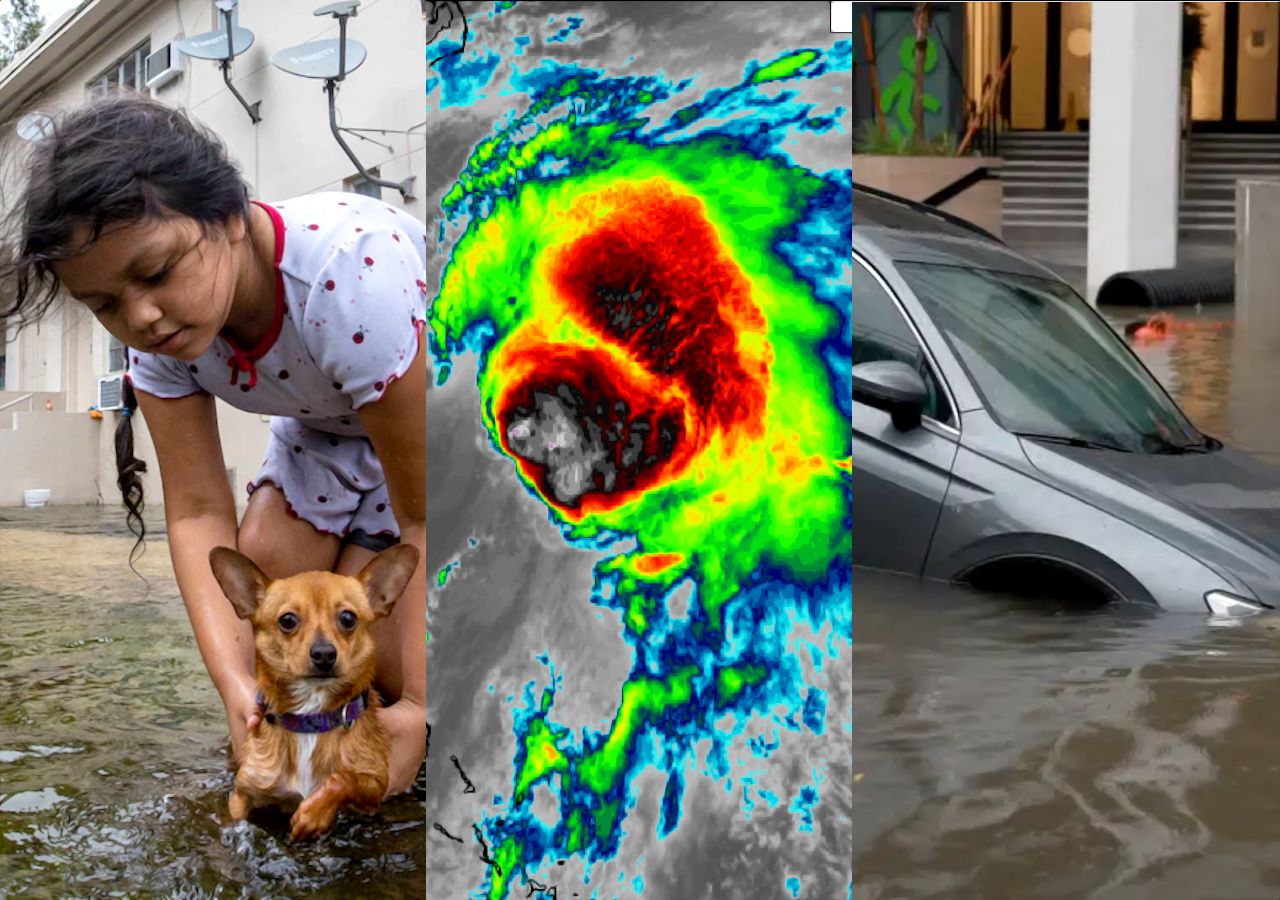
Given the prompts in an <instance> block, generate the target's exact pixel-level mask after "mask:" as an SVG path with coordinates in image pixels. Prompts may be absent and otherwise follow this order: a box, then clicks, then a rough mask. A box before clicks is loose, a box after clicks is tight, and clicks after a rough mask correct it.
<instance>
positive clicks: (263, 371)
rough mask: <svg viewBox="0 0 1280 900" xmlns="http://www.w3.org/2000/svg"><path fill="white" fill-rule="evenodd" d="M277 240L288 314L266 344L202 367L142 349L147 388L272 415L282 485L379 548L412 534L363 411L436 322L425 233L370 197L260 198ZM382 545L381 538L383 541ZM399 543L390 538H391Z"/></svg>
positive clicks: (134, 356)
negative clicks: (429, 299)
mask: <svg viewBox="0 0 1280 900" xmlns="http://www.w3.org/2000/svg"><path fill="white" fill-rule="evenodd" d="M258 205H259V206H261V207H262V208H263V209H265V210H266V211H267V213H269V214H270V216H271V219H272V222H273V223H274V225H275V234H276V314H275V320H274V323H273V326H272V329H271V331H270V333H268V334H267V336H266V337H265V338H264V339H263V341H262V343H260V344H259V345H258V346H257V347H253V348H242V347H237V346H235V345H234V344H232V343H231V342H229V341H228V340H227V339H226V338H225V337H222V336H219V337H218V338H217V339H215V340H214V342H213V344H212V346H210V347H209V349H208V350H207V351H205V352H204V353H203V354H201V355H200V356H199V357H198V358H196V359H195V360H193V361H191V362H189V363H188V362H183V361H182V360H179V359H175V358H173V357H168V356H162V355H160V354H152V353H145V352H142V351H139V350H132V349H131V350H130V351H129V356H130V363H131V365H130V378H131V379H132V381H133V384H134V387H135V388H137V389H138V390H141V391H145V392H146V393H148V394H153V395H155V396H157V397H163V398H176V397H185V396H188V395H190V394H194V393H198V392H201V391H204V392H207V393H209V394H212V395H214V396H215V397H220V398H222V399H223V400H224V401H226V402H227V403H229V404H231V405H232V406H234V407H236V408H237V409H242V410H245V411H247V412H252V413H260V414H266V415H270V416H271V417H272V419H271V438H270V440H269V442H268V447H267V452H266V459H265V460H264V462H263V464H262V468H261V469H260V470H259V471H258V476H257V478H256V479H255V480H254V481H253V482H251V483H250V484H249V487H248V490H249V493H253V490H254V489H255V487H257V486H258V485H261V484H263V483H267V482H270V483H271V484H274V485H275V486H276V487H277V488H279V489H280V490H281V491H282V492H283V493H284V496H285V499H286V500H287V501H288V503H289V509H290V511H291V512H292V513H293V514H294V515H296V516H297V517H298V518H300V519H302V520H304V521H306V522H308V523H310V524H311V525H313V526H314V527H315V528H316V529H318V530H320V531H322V532H326V533H330V534H334V535H337V536H339V537H341V538H344V539H349V540H352V541H353V542H355V543H362V542H365V541H368V540H370V539H374V544H372V545H369V546H371V548H372V549H379V548H380V547H381V546H386V545H387V544H388V543H394V538H395V537H397V536H398V535H399V533H400V530H399V527H398V526H397V525H396V520H395V516H394V515H393V514H392V511H391V502H390V499H389V497H388V494H387V487H386V479H385V477H384V475H383V473H382V466H381V465H380V464H379V462H378V458H377V456H376V454H375V453H374V452H373V445H372V444H371V443H370V442H369V438H368V435H367V434H366V433H365V430H364V428H363V427H362V426H361V424H360V419H359V417H358V416H357V415H356V411H357V410H359V409H360V408H361V407H363V406H364V405H365V404H367V403H372V402H374V401H376V400H378V399H380V398H381V397H382V395H383V394H384V393H386V390H387V388H388V386H389V385H390V384H391V383H392V382H394V381H395V380H396V379H398V378H400V377H402V376H403V375H404V374H405V372H407V371H408V369H409V366H410V365H411V364H412V362H413V360H414V359H415V358H416V357H417V354H418V350H419V346H420V343H421V340H422V335H423V331H424V329H425V326H426V283H425V282H424V281H423V277H424V272H425V268H426V262H425V260H426V234H425V233H424V229H423V225H422V223H421V222H419V221H418V220H417V219H415V218H414V217H413V216H411V215H409V214H408V213H406V212H404V211H403V210H398V209H396V208H394V207H392V206H389V205H387V204H385V203H383V202H381V201H380V200H375V199H372V198H369V197H365V196H363V195H359V194H348V193H318V194H308V195H306V196H303V197H298V198H295V199H293V200H286V201H285V202H283V203H279V204H275V205H274V206H273V205H269V204H266V203H259V204H258ZM379 538H381V539H382V540H380V541H379V540H377V539H379ZM388 539H390V540H388Z"/></svg>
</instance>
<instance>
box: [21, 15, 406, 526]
mask: <svg viewBox="0 0 1280 900" xmlns="http://www.w3.org/2000/svg"><path fill="white" fill-rule="evenodd" d="M318 6H319V2H318V0H272V2H262V0H248V2H243V3H241V4H240V8H239V9H238V10H237V19H238V27H240V28H246V29H248V30H250V31H251V32H252V33H253V35H254V41H253V44H252V46H251V47H249V48H248V49H247V50H246V51H245V52H244V53H242V54H241V55H238V56H237V57H236V58H235V60H234V62H233V64H232V67H231V81H232V84H234V86H235V88H236V90H237V91H239V93H240V94H241V95H242V96H243V97H244V98H245V100H246V101H247V102H249V103H250V104H252V103H255V102H257V103H260V106H259V107H258V111H259V115H260V121H259V122H257V123H256V124H255V123H254V122H253V121H252V119H251V117H250V115H249V113H248V112H247V111H246V109H245V107H244V106H242V105H241V103H240V101H239V100H237V98H236V97H235V96H234V95H233V94H232V92H231V91H230V90H228V88H227V85H226V84H225V83H224V81H223V76H222V73H221V71H220V69H219V66H218V64H217V63H215V62H211V61H206V60H200V59H193V58H183V59H182V60H181V61H180V71H179V73H178V74H177V75H176V76H173V75H170V76H169V80H167V81H165V82H164V83H163V84H158V85H156V86H154V87H152V88H147V87H146V81H147V77H148V71H147V66H146V60H147V58H148V57H149V56H151V55H152V54H155V53H156V52H157V51H160V50H162V49H163V48H164V47H166V45H171V44H172V42H174V41H175V40H177V39H179V38H182V37H185V36H192V35H196V34H201V33H205V32H210V31H213V30H215V29H218V28H220V27H221V22H222V19H221V14H220V12H219V11H218V10H217V8H216V6H215V4H214V2H213V0H86V2H83V3H81V4H80V5H79V6H78V7H77V8H76V9H75V10H73V11H72V12H70V13H68V14H67V15H65V16H63V17H62V18H61V19H60V20H59V21H57V22H54V23H51V24H50V25H49V26H48V27H46V29H45V31H44V33H43V34H42V35H41V37H40V38H39V39H38V40H37V41H36V42H35V43H34V44H33V45H32V46H31V47H29V48H27V50H26V51H25V52H24V53H23V54H22V55H20V56H19V57H18V58H17V59H15V60H14V62H13V63H12V64H11V65H10V66H9V67H8V68H7V69H6V70H4V71H3V72H0V161H3V164H0V211H7V210H8V209H9V208H10V204H13V203H15V202H16V199H17V198H18V196H19V192H20V189H21V184H20V179H21V160H22V159H23V157H24V154H25V151H26V149H27V141H28V138H29V137H30V136H31V128H30V124H29V123H30V122H31V121H32V120H31V119H29V118H27V117H28V115H29V114H30V113H33V112H43V113H48V114H56V113H57V111H58V110H60V109H63V108H66V107H70V106H75V105H78V104H80V103H82V102H84V101H85V100H86V99H87V98H90V97H92V96H94V95H95V94H96V93H98V92H100V91H108V90H115V89H119V88H124V89H140V90H142V91H144V92H148V93H150V94H151V96H153V97H154V98H156V99H157V100H159V101H161V102H163V103H167V104H171V105H173V106H175V107H179V108H181V109H183V110H184V111H185V112H186V113H187V114H188V115H190V116H191V117H192V118H194V119H196V120H197V121H199V122H201V123H203V124H204V125H206V126H208V127H209V128H211V129H212V130H213V131H215V132H216V133H217V134H218V135H219V136H220V137H221V138H222V139H223V141H224V142H225V143H226V144H227V146H228V148H229V149H230V152H231V155H232V157H233V158H234V159H235V160H236V161H237V162H238V163H239V164H240V166H241V167H242V170H243V172H244V175H245V177H246V180H247V181H248V182H249V184H250V190H251V193H252V195H253V196H254V197H258V198H262V199H264V200H268V201H272V200H284V199H286V198H288V197H293V196H298V195H301V194H307V193H312V192H316V191H344V190H346V191H360V192H364V193H375V194H378V195H380V196H381V197H382V199H383V200H385V201H386V202H387V203H391V204H393V205H396V206H398V207H400V208H402V209H405V210H406V211H408V212H409V213H410V214H412V215H414V216H415V217H417V218H418V219H420V220H421V219H423V218H424V215H425V212H424V209H423V206H422V202H421V200H420V199H405V198H403V197H402V196H401V194H400V192H398V191H396V190H394V189H389V188H379V187H378V186H376V185H373V184H371V183H369V182H367V181H365V180H364V179H363V178H362V177H361V176H360V174H359V172H358V170H357V168H356V167H355V165H354V164H353V163H352V162H351V160H350V159H349V158H348V157H347V156H346V154H345V153H344V152H343V150H342V149H341V147H340V146H339V145H338V144H337V142H336V141H335V139H334V137H333V135H332V134H331V132H330V128H329V118H328V115H329V114H328V105H327V101H326V97H325V94H324V91H323V81H321V80H315V79H309V78H303V77H298V76H295V75H291V74H288V73H286V72H284V71H281V70H280V69H278V68H276V67H274V66H272V65H271V63H270V58H271V56H272V54H274V53H276V52H278V51H280V50H282V49H285V48H288V47H291V46H296V45H298V44H302V43H306V42H309V41H315V40H322V39H326V38H336V37H337V36H338V22H337V20H336V19H335V18H333V17H332V16H328V15H326V16H316V15H314V11H315V9H316V8H317V7H318ZM423 15H424V13H423V8H422V5H421V4H420V3H418V2H414V0H364V2H362V3H361V5H360V6H359V8H358V10H357V14H356V16H355V17H353V18H351V19H349V20H348V31H347V33H348V37H349V38H350V39H354V40H357V41H359V42H360V43H361V44H363V45H364V47H365V48H366V49H367V51H368V57H367V59H366V60H365V62H364V63H363V65H361V66H360V67H359V68H358V69H356V70H355V71H354V72H351V73H349V74H348V77H347V78H346V80H345V81H344V82H343V83H342V84H341V86H340V89H339V91H338V94H337V109H338V113H337V120H338V123H339V125H340V126H341V127H342V128H344V129H351V131H344V138H345V140H346V142H347V144H348V145H349V146H350V147H351V148H352V150H353V151H354V152H355V154H356V156H357V158H358V159H359V160H360V161H361V163H362V164H363V165H364V167H365V168H366V170H368V171H370V172H371V173H372V174H374V175H376V176H378V177H380V178H382V179H385V180H387V181H392V182H400V181H401V180H403V179H405V178H408V177H410V176H413V175H415V174H416V173H421V172H423V171H424V170H425V167H426V161H425V141H424V128H425V106H424V100H423V94H422V71H423V58H422V47H423V41H422V33H423V27H424V26H423ZM175 55H176V54H175ZM161 56H162V55H161ZM160 66H161V62H160V60H153V64H152V72H151V74H152V75H155V74H158V72H157V71H155V70H157V69H159V68H160ZM24 122H26V123H28V127H25V128H22V127H19V126H20V125H21V124H22V123H24ZM418 179H419V181H418V182H417V185H416V186H417V190H416V191H414V192H413V193H414V194H415V195H416V196H418V197H420V196H421V195H422V193H423V190H422V185H421V181H420V179H421V175H418ZM0 335H3V337H4V341H3V351H0V472H3V473H4V474H3V476H2V477H0V506H5V505H18V504H21V503H22V497H23V491H24V490H25V489H28V488H49V489H51V490H52V491H53V497H52V502H54V503H93V502H107V503H115V502H117V497H118V493H117V492H116V489H115V461H114V451H113V436H114V432H115V426H116V422H117V418H118V415H119V413H116V412H105V413H104V414H103V417H102V418H101V419H96V418H91V417H90V415H89V411H90V408H91V407H94V406H95V405H96V404H97V402H98V389H99V381H100V379H102V378H104V377H110V376H113V375H118V374H119V373H121V372H122V371H123V369H124V363H125V360H124V354H123V350H122V348H121V347H120V346H119V344H118V342H115V341H114V340H113V339H112V338H111V337H110V335H108V334H107V332H106V331H105V330H104V329H103V328H102V327H101V326H100V325H98V324H97V322H96V320H94V318H93V317H92V316H91V315H89V314H88V313H87V312H86V311H85V310H84V309H83V308H82V307H80V306H79V304H76V303H75V302H74V301H70V300H67V301H66V302H64V303H60V304H59V305H58V306H56V307H55V309H54V310H52V311H51V312H50V313H49V315H48V316H46V317H45V319H44V320H42V321H41V322H39V323H34V324H31V325H29V326H28V327H26V328H24V329H22V330H19V329H18V328H17V325H16V323H13V322H10V323H7V324H6V323H2V322H0ZM135 421H136V422H137V425H138V427H137V446H138V455H139V456H140V457H141V458H143V459H148V460H152V459H154V454H152V453H151V447H150V441H149V439H148V437H147V435H146V430H145V424H144V423H143V422H141V420H135ZM219 427H220V431H221V433H222V438H223V452H224V456H225V458H226V464H227V470H228V478H229V479H231V481H232V485H233V488H234V494H235V496H236V500H237V503H239V504H243V503H244V502H245V496H244V485H245V483H246V482H247V481H249V480H250V479H251V478H252V477H253V476H254V474H255V473H256V472H257V469H258V466H259V464H260V463H261V454H262V451H263V448H264V447H265V445H266V439H267V422H266V420H265V417H260V416H254V415H248V414H245V413H242V412H239V411H237V410H234V409H231V408H229V407H226V406H224V405H222V404H221V403H219ZM155 468H156V467H155V466H154V465H152V467H151V469H152V471H151V473H149V474H148V476H147V482H146V484H145V487H146V490H147V492H148V496H149V497H150V498H152V500H153V502H156V503H158V501H159V497H160V484H159V476H158V473H157V472H156V471H155Z"/></svg>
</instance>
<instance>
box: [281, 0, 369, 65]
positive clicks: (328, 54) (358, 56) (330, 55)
mask: <svg viewBox="0 0 1280 900" xmlns="http://www.w3.org/2000/svg"><path fill="white" fill-rule="evenodd" d="M344 5H346V4H344ZM341 46H342V44H341V43H340V42H339V40H338V39H337V38H328V39H326V40H323V41H311V42H310V43H307V44H299V45H298V46H296V47H289V48H287V49H285V50H281V51H280V52H279V53H276V54H274V55H273V56H272V57H271V65H273V66H275V67H276V68H277V69H281V70H283V71H285V72H288V73H289V74H290V75H301V76H302V77H303V78H326V79H327V78H338V77H340V76H342V75H345V74H349V73H351V72H354V71H355V70H356V69H358V68H360V64H361V63H363V62H364V61H365V58H366V57H367V56H368V55H369V54H368V52H367V51H366V50H365V48H364V45H363V44H361V43H360V42H359V41H354V40H351V39H350V38H348V39H347V59H346V72H341V71H339V68H338V67H339V65H340V64H341V56H342V54H341V53H339V52H338V51H339V49H340V48H341Z"/></svg>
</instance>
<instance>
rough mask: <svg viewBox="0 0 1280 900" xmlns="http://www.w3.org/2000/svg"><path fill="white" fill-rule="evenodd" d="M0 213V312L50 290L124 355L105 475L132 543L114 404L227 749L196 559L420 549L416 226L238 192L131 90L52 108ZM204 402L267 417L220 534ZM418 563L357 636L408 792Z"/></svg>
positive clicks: (186, 124)
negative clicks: (141, 433)
mask: <svg viewBox="0 0 1280 900" xmlns="http://www.w3.org/2000/svg"><path fill="white" fill-rule="evenodd" d="M13 215H14V219H15V221H14V222H13V231H15V232H16V234H15V240H14V241H13V243H12V244H11V245H10V246H9V247H8V248H7V250H8V252H7V253H6V254H5V257H4V258H3V259H2V260H0V280H3V281H4V282H6V283H9V284H11V286H12V290H11V295H12V298H13V299H12V303H11V304H10V306H9V307H8V308H7V309H3V310H0V317H3V316H5V315H15V314H19V313H20V314H22V316H23V321H29V320H31V319H32V318H35V317H38V316H39V315H40V314H41V313H43V312H44V311H45V310H47V309H48V308H49V306H50V305H51V304H52V303H53V302H54V299H55V297H56V295H57V293H58V291H59V290H60V289H61V290H65V291H66V292H67V293H69V294H70V295H71V297H73V298H74V299H75V301H76V302H78V303H82V304H84V305H85V306H86V307H88V309H89V310H90V311H92V313H93V314H94V316H96V317H97V319H98V321H99V322H101V323H102V325H103V326H104V327H105V328H106V329H107V331H109V332H110V333H111V334H112V335H114V336H115V337H116V338H118V339H119V340H121V341H122V342H124V344H125V346H126V347H128V348H129V351H128V353H129V372H130V374H129V381H131V385H129V383H128V382H126V389H125V396H126V406H127V408H126V410H125V411H124V412H123V413H122V416H121V420H120V423H119V426H118V429H117V434H116V449H117V465H118V468H119V486H120V489H121V491H122V493H123V494H124V497H125V505H126V507H127V509H128V511H129V519H130V524H131V526H133V527H134V530H135V533H136V534H137V535H138V539H139V542H141V540H142V538H143V535H144V531H143V529H142V520H141V516H140V512H141V508H142V484H141V480H140V477H139V476H140V473H141V472H143V471H145V466H144V465H143V464H142V463H141V462H140V461H138V460H137V459H135V458H134V455H133V435H132V426H131V420H130V415H131V413H132V411H133V409H134V408H135V406H134V404H135V400H134V397H135V396H136V408H138V409H141V411H142V414H143V416H144V417H145V418H146V421H147V426H148V428H149V429H150V432H151V437H152V440H153V442H154V444H155V451H156V456H157V458H158V461H159V464H160V476H161V482H162V485H163V491H164V508H165V520H166V522H167V525H168V533H169V549H170V555H171V557H172V560H173V568H174V573H175V575H176V578H177V582H178V587H179V590H180V591H181V593H182V599H183V602H184V603H185V605H186V608H187V613H188V615H189V616H190V619H191V625H192V628H193V630H194V632H195V637H196V642H197V644H198V645H199V648H200V654H201V656H202V658H203V659H204V663H205V666H206V667H207V668H208V670H209V674H210V676H211V677H212V679H213V682H214V684H215V686H216V687H217V689H218V692H219V694H220V695H221V697H222V701H223V703H224V705H225V706H226V711H227V721H228V725H229V727H230V731H231V741H232V750H233V752H234V753H235V755H236V757H237V759H238V758H239V754H240V749H241V745H242V743H243V741H244V738H245V735H246V732H247V731H248V730H250V729H252V728H254V727H256V726H257V724H258V722H259V721H260V714H259V711H258V708H257V705H256V693H255V688H254V659H253V643H252V634H251V629H250V628H249V627H248V625H247V623H245V622H242V621H241V620H240V619H238V618H237V617H236V615H235V612H234V610H233V608H232V606H231V604H230V603H229V602H228V601H227V600H226V598H225V597H224V596H223V594H222V591H221V589H220V588H219V586H218V583H217V582H216V581H215V580H214V577H213V573H212V571H211V569H210V566H209V551H210V550H211V549H212V548H214V547H217V546H229V547H238V548H239V550H240V551H241V552H242V553H244V554H245V555H246V556H248V557H250V558H251V559H253V560H254V561H255V562H256V563H257V564H258V566H259V567H260V568H261V569H262V570H263V571H264V572H265V573H266V574H267V575H268V576H270V577H272V578H282V577H285V576H288V575H291V574H293V573H296V572H301V571H308V570H317V569H320V570H326V571H337V572H340V573H344V574H354V573H356V572H358V571H359V570H360V569H361V568H363V566H364V565H365V563H367V562H368V561H369V560H370V559H371V558H372V557H373V555H374V554H375V553H376V552H377V551H379V550H381V549H383V548H385V547H388V546H390V545H392V544H394V543H397V542H398V541H411V542H413V543H414V544H415V545H416V546H417V547H418V550H419V553H420V560H425V559H426V553H425V546H424V543H425V540H424V538H425V527H424V517H425V513H424V509H425V479H426V449H425V442H426V434H425V430H426V422H425V418H426V384H427V366H426V358H425V355H424V347H423V341H422V340H421V337H422V333H423V327H424V324H425V287H426V285H425V282H424V281H423V272H424V267H425V263H424V259H425V249H424V248H425V235H424V234H423V228H422V225H421V224H420V223H418V222H416V221H415V220H414V219H412V218H411V217H410V216H408V215H406V214H405V213H404V212H402V211H397V210H396V209H394V208H392V207H390V206H387V205H385V204H383V203H381V202H380V201H377V200H372V199H370V198H367V197H363V196H359V195H355V194H313V195H308V196H304V197H300V198H297V199H294V200H288V201H286V202H284V203H279V204H276V205H274V206H273V205H270V204H267V203H262V202H257V201H254V202H250V200H249V197H248V189H247V187H246V185H245V183H244V181H243V179H242V178H241V175H240V171H239V169H238V167H237V166H236V165H235V164H234V163H233V162H231V160H230V159H229V158H228V155H227V151H226V149H225V147H224V146H223V145H222V143H221V142H220V141H219V140H218V138H217V137H215V136H214V135H213V134H211V133H210V132H208V131H207V130H205V129H202V128H199V127H197V126H196V125H194V124H193V123H192V122H191V121H190V120H188V119H187V118H186V117H185V116H184V115H183V114H182V113H180V112H178V111H177V110H174V109H171V108H169V107H166V106H164V105H162V104H159V103H155V102H153V101H150V100H146V99H143V98H140V97H137V96H117V97H113V98H110V99H108V100H105V101H100V102H97V103H95V104H92V105H90V106H88V107H85V108H82V109H78V110H73V111H71V112H69V113H67V114H66V115H65V116H63V118H62V119H61V121H60V122H59V123H58V124H57V126H56V129H55V131H54V134H53V135H52V136H51V137H49V138H47V139H45V140H42V141H40V142H39V143H37V144H36V145H35V147H34V150H33V154H32V159H31V162H30V166H29V177H28V180H27V185H26V193H25V195H24V197H23V198H22V199H21V200H20V202H19V203H18V206H17V208H16V209H15V210H14V213H13ZM215 397H220V398H222V399H223V400H224V401H226V402H228V403H230V404H232V405H233V406H236V407H238V408H240V409H243V410H248V411H251V412H255V413H265V414H270V415H271V416H272V417H273V418H272V420H271V436H270V440H269V445H268V447H267V452H266V459H265V461H264V463H263V466H262V469H261V470H260V471H259V473H258V477H257V478H256V479H255V481H254V482H253V483H252V484H250V486H249V491H250V498H249V502H248V507H247V509H246V510H245V514H244V518H243V520H242V521H241V522H240V524H239V528H237V524H236V508H235V504H234V501H233V499H232V496H231V491H230V489H229V487H228V486H227V479H226V474H225V467H224V464H223V458H222V449H221V444H220V441H219V437H218V425H217V419H216V416H215V412H214V398H215ZM423 564H424V563H423V562H420V563H419V568H418V571H417V572H416V573H415V575H414V578H413V580H412V581H411V582H410V584H409V587H408V588H407V589H406V591H405V594H404V596H403V597H402V598H401V599H400V601H399V602H398V603H397V604H396V606H395V609H394V612H393V614H392V615H391V616H389V617H388V618H386V619H383V620H381V621H380V622H378V623H377V625H376V626H375V628H374V634H375V639H376V642H377V647H378V649H377V658H378V662H377V676H376V682H375V683H376V685H377V687H378V690H379V692H380V693H381V695H382V696H383V698H384V700H385V702H386V703H387V706H386V707H385V708H383V709H380V710H378V715H379V716H380V718H381V721H382V723H383V725H384V727H385V728H386V730H387V733H388V736H389V737H390V740H391V747H392V750H391V779H390V787H389V790H388V794H394V793H399V792H401V791H404V790H407V789H408V788H409V787H410V786H411V785H412V782H413V779H414V775H415V773H416V772H417V770H418V767H419V765H420V764H421V763H422V761H423V758H424V755H425V752H426V743H425V734H426V712H425V691H426V668H425V655H426V580H425V574H424V570H423V568H422V567H423Z"/></svg>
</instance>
